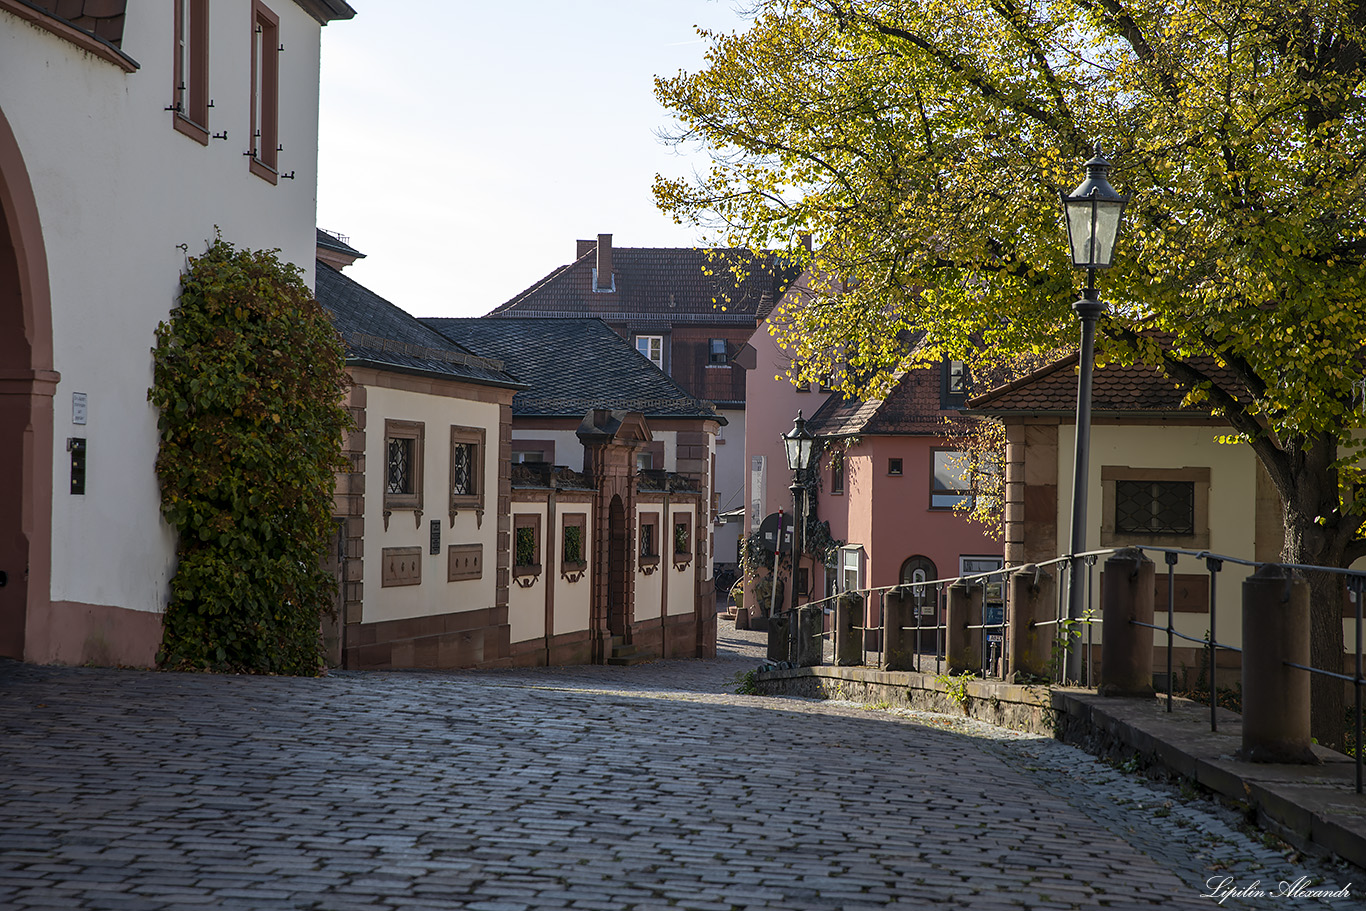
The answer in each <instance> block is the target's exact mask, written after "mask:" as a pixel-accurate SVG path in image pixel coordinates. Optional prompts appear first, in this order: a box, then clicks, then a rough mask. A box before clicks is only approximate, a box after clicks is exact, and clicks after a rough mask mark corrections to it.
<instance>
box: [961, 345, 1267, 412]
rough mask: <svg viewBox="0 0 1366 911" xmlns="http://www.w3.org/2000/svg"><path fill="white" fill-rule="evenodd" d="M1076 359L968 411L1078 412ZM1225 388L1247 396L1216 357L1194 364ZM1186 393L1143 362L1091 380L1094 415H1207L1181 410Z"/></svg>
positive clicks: (983, 398) (1196, 408)
mask: <svg viewBox="0 0 1366 911" xmlns="http://www.w3.org/2000/svg"><path fill="white" fill-rule="evenodd" d="M1077 361H1078V357H1077V355H1075V354H1073V355H1070V356H1068V357H1066V358H1063V359H1062V360H1060V361H1055V362H1054V363H1052V364H1049V365H1048V366H1046V367H1043V368H1041V369H1039V370H1036V371H1034V372H1033V373H1030V374H1028V375H1027V376H1023V377H1021V378H1020V379H1018V380H1016V381H1014V382H1013V383H1007V384H1006V385H1004V386H1000V387H997V388H996V389H992V390H991V391H990V392H987V393H985V394H983V395H979V396H977V397H975V398H973V399H970V400H969V401H968V408H969V409H970V410H971V411H973V412H978V413H982V414H993V415H994V414H1005V413H1018V412H1024V413H1030V414H1059V415H1065V414H1076V412H1077ZM1194 366H1196V367H1197V368H1199V369H1200V370H1201V371H1202V372H1203V373H1205V374H1206V375H1207V376H1210V377H1211V378H1212V379H1213V380H1214V381H1215V382H1216V383H1218V385H1219V386H1220V387H1221V388H1224V389H1228V390H1229V391H1231V392H1233V394H1234V395H1236V396H1239V397H1241V396H1242V395H1244V393H1243V392H1242V387H1241V386H1240V385H1239V384H1238V383H1237V381H1236V380H1234V378H1233V375H1232V373H1231V372H1230V371H1228V370H1227V369H1224V368H1220V367H1218V366H1217V365H1216V364H1215V363H1214V361H1213V360H1212V359H1208V358H1206V359H1199V360H1197V361H1195V362H1194ZM1184 397H1185V392H1184V391H1183V390H1182V389H1181V388H1180V387H1179V386H1178V385H1177V383H1176V381H1175V380H1173V379H1171V378H1169V377H1167V376H1165V375H1164V374H1163V373H1162V372H1161V371H1160V370H1158V369H1157V368H1156V367H1149V366H1147V365H1144V364H1135V365H1123V364H1109V365H1106V366H1105V367H1099V368H1097V369H1096V371H1095V373H1094V374H1093V375H1092V380H1091V412H1092V414H1095V415H1107V414H1108V415H1121V414H1174V413H1177V412H1180V413H1183V414H1197V415H1202V414H1208V413H1209V406H1208V405H1206V404H1205V403H1200V404H1197V405H1189V406H1186V407H1182V405H1181V400H1182V399H1183V398H1184Z"/></svg>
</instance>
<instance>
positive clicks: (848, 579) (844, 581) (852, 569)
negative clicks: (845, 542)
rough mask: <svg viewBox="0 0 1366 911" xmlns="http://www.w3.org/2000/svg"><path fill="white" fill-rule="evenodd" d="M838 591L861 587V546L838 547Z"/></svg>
mask: <svg viewBox="0 0 1366 911" xmlns="http://www.w3.org/2000/svg"><path fill="white" fill-rule="evenodd" d="M839 567H840V577H839V578H840V591H844V592H852V591H858V590H859V589H861V588H863V548H862V547H861V546H860V545H858V544H854V545H849V546H845V547H841V548H840V563H839Z"/></svg>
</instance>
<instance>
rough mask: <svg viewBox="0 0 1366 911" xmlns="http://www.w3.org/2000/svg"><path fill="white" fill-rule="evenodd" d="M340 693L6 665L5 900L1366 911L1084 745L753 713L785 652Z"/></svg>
mask: <svg viewBox="0 0 1366 911" xmlns="http://www.w3.org/2000/svg"><path fill="white" fill-rule="evenodd" d="M722 626H723V630H722V656H721V657H720V658H718V659H717V660H715V661H659V662H654V663H652V664H649V665H644V666H640V667H635V668H604V667H592V668H567V669H562V668H557V669H535V670H525V671H496V672H463V673H387V674H382V673H339V674H334V675H333V676H330V677H326V678H323V679H318V680H296V679H284V678H251V677H221V676H207V675H202V676H201V675H173V674H157V673H146V672H136V671H117V670H97V669H79V668H61V669H58V668H37V667H28V666H23V665H19V664H15V663H12V662H0V908H4V909H10V908H13V909H28V908H34V909H58V908H59V909H99V911H120V909H139V911H141V909H149V911H151V909H168V908H175V909H196V908H212V909H249V911H273V909H320V911H321V909H326V911H347V909H376V911H379V909H383V911H392V909H405V911H406V909H414V911H421V909H437V908H466V909H481V911H520V909H541V908H546V909H558V908H575V909H603V911H618V909H623V911H625V909H655V908H659V909H663V908H681V909H696V911H705V909H718V911H720V909H737V908H784V909H798V911H806V909H848V911H855V909H866V908H885V907H898V908H973V909H996V908H1030V909H1052V908H1092V907H1107V906H1108V907H1116V908H1147V907H1159V906H1160V907H1172V908H1213V907H1217V899H1215V898H1205V897H1202V895H1203V894H1205V893H1208V892H1210V891H1212V888H1211V887H1210V886H1208V885H1207V882H1208V881H1209V880H1210V878H1211V877H1215V878H1216V879H1215V881H1216V882H1218V881H1219V880H1222V879H1224V878H1225V877H1226V878H1227V882H1226V883H1225V886H1224V888H1226V889H1232V888H1237V889H1244V890H1249V889H1260V890H1263V891H1265V892H1266V893H1267V894H1266V895H1265V896H1261V897H1252V898H1248V899H1242V900H1240V899H1238V898H1236V897H1230V898H1228V899H1227V900H1226V901H1224V903H1223V906H1224V907H1253V908H1284V907H1310V906H1312V907H1322V906H1324V905H1328V906H1330V907H1343V908H1347V907H1355V906H1356V905H1358V904H1359V903H1360V900H1361V896H1360V894H1357V895H1355V896H1351V897H1346V898H1338V899H1335V900H1328V899H1323V900H1321V899H1315V898H1306V897H1303V896H1300V897H1285V896H1281V895H1277V894H1276V892H1277V891H1278V890H1279V888H1280V887H1279V886H1278V885H1277V884H1278V883H1279V882H1280V881H1281V880H1285V881H1287V882H1291V883H1293V882H1295V881H1296V880H1298V879H1299V878H1300V877H1301V876H1308V877H1311V878H1313V879H1314V881H1316V882H1319V883H1321V885H1320V886H1319V888H1332V889H1339V888H1342V887H1345V886H1347V885H1348V884H1349V883H1352V884H1354V886H1355V887H1356V888H1357V889H1359V888H1360V887H1361V886H1362V884H1363V882H1366V877H1363V875H1362V871H1361V870H1359V869H1356V868H1351V867H1338V866H1334V865H1332V864H1329V863H1328V862H1326V861H1322V860H1313V859H1306V858H1302V857H1298V856H1296V855H1292V854H1290V853H1288V852H1287V851H1286V850H1285V849H1284V848H1283V847H1281V848H1280V849H1278V848H1277V847H1276V846H1275V845H1274V844H1272V843H1270V842H1267V843H1263V842H1262V841H1261V840H1259V839H1257V838H1255V837H1249V836H1248V835H1246V834H1244V833H1243V832H1242V831H1240V830H1239V829H1238V828H1237V826H1236V825H1235V820H1234V819H1233V818H1232V817H1231V816H1229V815H1227V814H1225V813H1223V812H1221V811H1220V810H1219V809H1218V808H1216V807H1215V806H1214V805H1212V804H1211V803H1209V802H1207V801H1203V800H1200V799H1198V798H1194V797H1183V796H1182V795H1181V794H1179V793H1178V792H1176V791H1175V790H1172V789H1168V788H1165V787H1164V786H1162V785H1157V784H1152V783H1148V782H1145V781H1143V780H1141V779H1136V778H1133V777H1131V776H1126V775H1123V774H1121V773H1120V772H1118V771H1117V770H1114V769H1111V768H1109V767H1108V766H1105V765H1103V764H1100V763H1098V762H1096V761H1094V760H1092V759H1091V757H1089V756H1087V755H1085V754H1083V753H1080V752H1078V751H1076V750H1074V749H1072V748H1070V747H1067V746H1064V745H1062V744H1058V743H1056V742H1054V741H1051V740H1048V739H1045V738H1040V737H1036V736H1030V735H1023V734H1018V733H1013V732H1008V731H1003V730H1000V729H997V728H992V727H989V726H987V725H982V724H977V723H973V722H968V721H965V720H964V719H959V718H951V717H948V716H942V715H929V714H923V713H910V712H900V713H898V712H886V711H873V710H869V709H867V708H865V707H861V706H856V705H852V704H848V703H819V702H813V701H805V700H780V699H766V698H760V697H754V696H740V695H735V693H734V689H735V686H736V681H735V679H734V678H735V675H736V674H738V673H743V672H744V671H746V670H750V669H752V668H754V667H755V666H756V665H757V664H758V662H759V661H760V659H761V657H762V648H761V646H760V643H759V641H758V637H756V636H753V635H752V634H744V633H735V632H734V631H733V630H732V629H731V628H730V626H729V624H726V623H724V622H723V623H722Z"/></svg>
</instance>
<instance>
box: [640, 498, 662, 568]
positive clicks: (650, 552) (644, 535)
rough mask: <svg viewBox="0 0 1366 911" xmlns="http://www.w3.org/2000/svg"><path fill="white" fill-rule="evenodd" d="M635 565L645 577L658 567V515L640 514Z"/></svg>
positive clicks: (653, 513) (655, 513)
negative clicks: (637, 553)
mask: <svg viewBox="0 0 1366 911" xmlns="http://www.w3.org/2000/svg"><path fill="white" fill-rule="evenodd" d="M637 565H638V566H639V567H640V571H641V572H642V573H644V574H645V575H647V576H648V575H650V574H651V573H653V572H654V571H655V570H656V569H657V568H658V567H659V513H657V512H642V513H641V514H640V553H639V556H638V557H637Z"/></svg>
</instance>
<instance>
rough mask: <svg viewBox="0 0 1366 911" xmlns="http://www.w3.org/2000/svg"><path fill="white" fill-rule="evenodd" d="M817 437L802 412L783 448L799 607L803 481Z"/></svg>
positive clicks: (794, 600)
mask: <svg viewBox="0 0 1366 911" xmlns="http://www.w3.org/2000/svg"><path fill="white" fill-rule="evenodd" d="M815 443H816V438H815V437H814V436H812V435H811V432H810V431H809V430H807V429H806V421H805V420H804V419H803V418H802V413H801V412H800V411H798V412H797V419H796V420H794V421H793V422H792V429H791V430H789V431H788V432H787V433H785V434H783V449H784V450H785V451H786V452H787V467H788V468H790V469H792V488H791V490H792V506H793V509H792V608H793V610H796V608H797V561H798V559H799V556H800V554H801V552H802V551H801V531H802V506H803V502H802V500H803V497H802V493H803V488H802V482H803V480H805V478H806V470H807V469H808V468H810V467H811V453H812V452H813V451H814V449H815Z"/></svg>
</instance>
